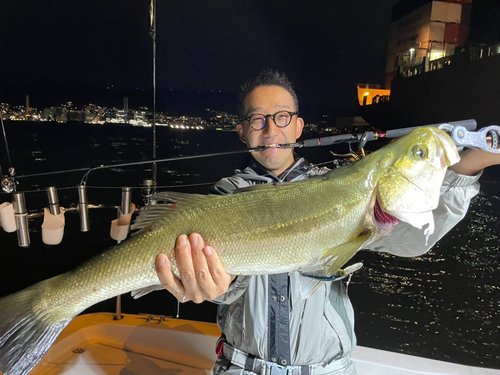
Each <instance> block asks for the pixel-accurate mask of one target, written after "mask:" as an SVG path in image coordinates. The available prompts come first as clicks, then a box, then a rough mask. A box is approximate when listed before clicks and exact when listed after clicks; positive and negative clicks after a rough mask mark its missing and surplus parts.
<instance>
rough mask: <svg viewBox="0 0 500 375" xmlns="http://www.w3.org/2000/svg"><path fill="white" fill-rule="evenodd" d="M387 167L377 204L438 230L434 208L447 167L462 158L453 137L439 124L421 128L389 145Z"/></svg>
mask: <svg viewBox="0 0 500 375" xmlns="http://www.w3.org/2000/svg"><path fill="white" fill-rule="evenodd" d="M386 148H387V153H386V154H385V155H384V163H386V164H387V168H385V169H384V171H383V172H382V175H381V177H380V179H379V180H378V182H377V203H378V207H376V209H377V208H379V209H380V210H381V211H382V212H383V213H386V214H389V215H391V216H393V217H395V218H397V219H398V220H401V221H405V222H407V223H409V224H410V225H412V226H414V227H417V228H423V226H424V225H426V224H428V227H427V228H426V231H425V234H426V236H427V237H428V236H429V235H430V234H432V232H433V231H434V219H433V215H432V210H433V209H435V208H436V207H437V206H438V203H439V196H440V189H441V185H442V183H443V179H444V176H445V173H446V169H447V168H448V167H449V166H451V165H453V164H455V163H457V162H458V161H459V160H460V156H459V155H458V152H457V148H456V146H455V144H454V143H453V140H452V139H451V138H450V136H449V135H448V134H446V133H445V132H444V131H442V130H440V129H438V128H435V127H424V128H417V129H415V130H413V131H411V132H410V133H408V134H407V135H405V136H404V137H401V138H400V139H398V140H397V141H395V142H393V143H392V144H390V145H388V146H386Z"/></svg>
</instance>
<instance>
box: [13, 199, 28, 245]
mask: <svg viewBox="0 0 500 375" xmlns="http://www.w3.org/2000/svg"><path fill="white" fill-rule="evenodd" d="M12 204H13V206H14V216H15V219H16V225H17V243H18V245H19V247H29V246H30V230H29V226H28V212H27V210H26V201H25V200H24V193H14V194H12Z"/></svg>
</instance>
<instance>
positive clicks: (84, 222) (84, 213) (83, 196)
mask: <svg viewBox="0 0 500 375" xmlns="http://www.w3.org/2000/svg"><path fill="white" fill-rule="evenodd" d="M78 215H79V216H80V231H82V232H88V231H89V230H90V221H89V203H88V201H87V187H86V186H85V185H80V186H78Z"/></svg>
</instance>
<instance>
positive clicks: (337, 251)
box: [321, 233, 371, 276]
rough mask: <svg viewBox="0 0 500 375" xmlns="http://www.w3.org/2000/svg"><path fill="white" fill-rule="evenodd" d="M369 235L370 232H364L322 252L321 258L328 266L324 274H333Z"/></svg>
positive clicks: (361, 245) (358, 248)
mask: <svg viewBox="0 0 500 375" xmlns="http://www.w3.org/2000/svg"><path fill="white" fill-rule="evenodd" d="M370 237H371V233H367V234H364V235H362V236H359V237H357V238H355V239H354V240H352V241H349V242H346V243H343V244H342V245H338V246H335V247H334V248H331V249H328V250H326V251H325V252H324V253H323V256H322V257H321V260H323V264H324V265H327V266H328V270H327V272H326V274H325V276H335V275H336V273H337V271H338V270H339V269H340V267H342V266H343V265H344V264H346V263H347V261H348V260H349V259H351V258H352V257H353V256H354V254H356V253H357V252H358V250H360V249H361V248H362V247H363V245H364V244H365V243H366V242H367V241H368V239H369V238H370Z"/></svg>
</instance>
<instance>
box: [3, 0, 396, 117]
mask: <svg viewBox="0 0 500 375" xmlns="http://www.w3.org/2000/svg"><path fill="white" fill-rule="evenodd" d="M396 2H397V0H380V1H373V0H307V1H305V0H287V1H284V0H282V1H269V0H266V1H264V0H210V1H207V0H158V8H157V16H158V17H157V20H158V21H157V22H158V37H157V40H158V47H157V48H158V57H157V82H158V87H159V89H162V88H165V89H174V90H184V91H187V90H196V91H210V90H215V91H216V92H218V91H219V90H220V91H222V92H226V93H235V92H237V90H238V87H239V85H240V84H241V83H242V82H243V81H245V80H246V79H247V78H249V77H252V76H254V75H256V74H258V73H259V72H260V71H261V70H262V69H265V68H276V69H280V70H283V71H285V72H286V73H287V74H288V75H289V77H290V79H291V80H292V81H293V82H294V84H295V86H296V90H297V93H298V95H299V100H300V102H301V103H302V108H301V110H302V112H303V113H304V111H307V112H310V115H311V116H316V115H317V114H320V113H322V112H328V111H330V112H332V111H333V112H335V111H342V110H343V109H346V108H350V107H352V106H353V104H354V103H355V100H356V91H355V87H356V84H357V83H380V84H382V83H383V82H384V70H385V62H386V50H387V37H388V30H389V21H390V15H391V7H392V5H393V4H394V3H396ZM0 53H1V55H0V56H1V57H0V83H2V84H3V85H4V86H5V85H7V86H8V87H12V86H19V87H30V85H32V86H36V85H42V86H44V87H46V90H47V92H49V91H50V90H54V87H57V86H58V85H61V84H63V85H66V86H70V87H72V89H73V90H76V91H77V92H78V91H79V90H82V91H84V88H86V87H89V86H92V87H106V86H111V85H113V88H114V89H115V90H118V88H119V89H125V90H136V91H141V90H148V89H150V87H151V75H152V41H151V38H150V36H149V1H148V0H104V1H103V0H85V1H83V0H72V1H62V0H50V1H35V0H0ZM7 91H8V90H7ZM11 91H12V90H11ZM14 91H15V90H14ZM5 92H6V91H5V90H4V95H7V96H8V94H6V93H5ZM7 99H9V100H15V98H14V99H13V98H7ZM23 100H24V98H23V97H21V98H20V101H21V103H22V102H23ZM98 100H99V98H95V101H96V102H97V101H98ZM0 101H6V100H5V99H2V98H0ZM31 101H32V102H33V103H32V105H33V106H36V105H37V103H36V101H37V98H36V96H34V97H32V98H31ZM17 104H20V103H17ZM162 105H164V103H159V107H160V109H161V107H162ZM130 106H131V107H133V106H134V103H133V102H131V103H130ZM304 115H306V114H305V113H304Z"/></svg>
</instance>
